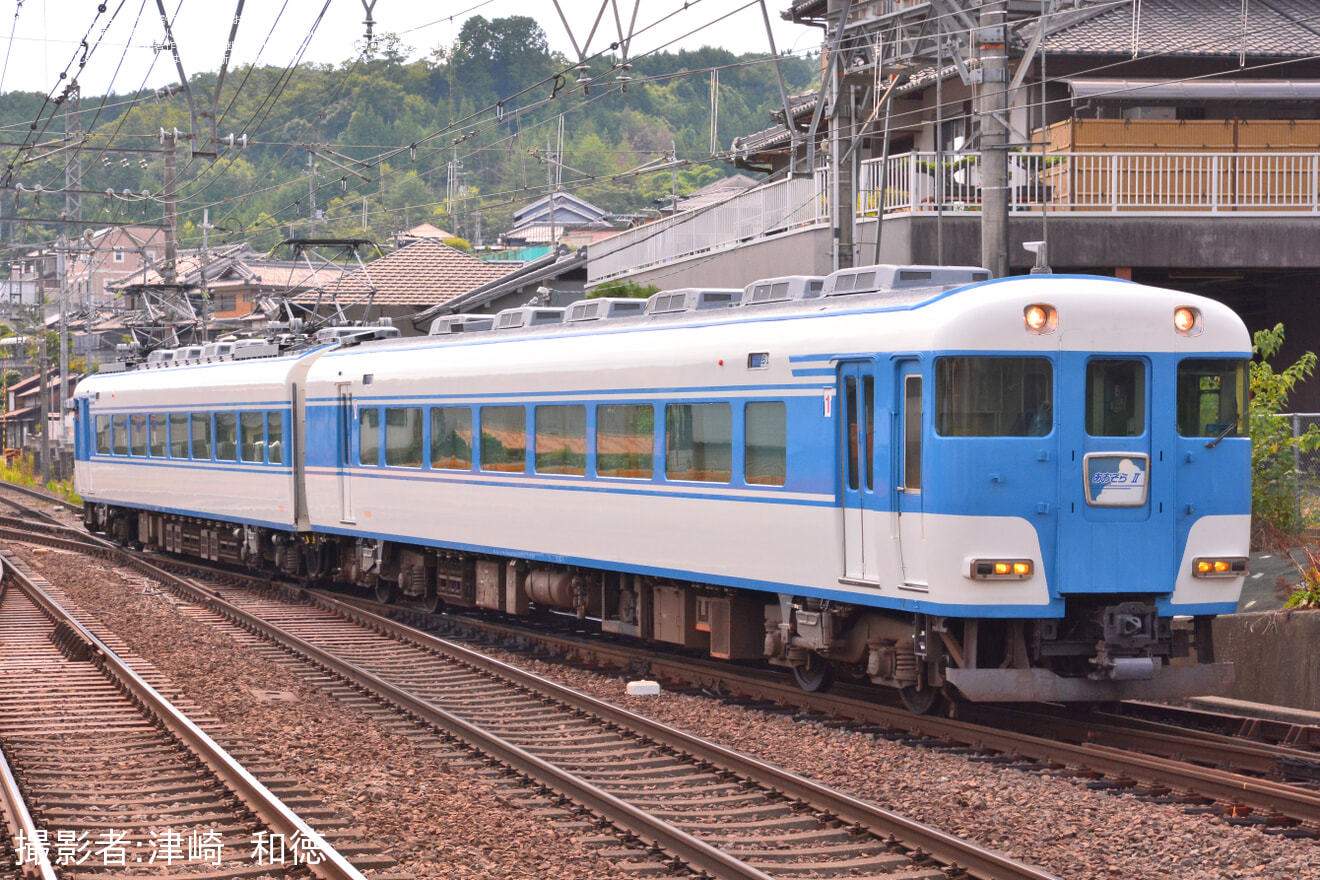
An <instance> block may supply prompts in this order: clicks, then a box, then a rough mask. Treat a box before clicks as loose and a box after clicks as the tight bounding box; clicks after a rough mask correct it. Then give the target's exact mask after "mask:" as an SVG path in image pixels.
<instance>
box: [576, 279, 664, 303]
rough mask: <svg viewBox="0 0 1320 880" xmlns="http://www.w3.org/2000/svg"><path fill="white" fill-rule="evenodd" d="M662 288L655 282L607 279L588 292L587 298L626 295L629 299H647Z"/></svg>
mask: <svg viewBox="0 0 1320 880" xmlns="http://www.w3.org/2000/svg"><path fill="white" fill-rule="evenodd" d="M659 292H660V288H658V287H656V286H655V285H654V284H637V283H635V282H632V281H606V282H605V283H604V284H600V285H597V286H596V287H594V288H593V289H592V291H591V293H589V294H587V299H599V298H601V297H606V296H626V297H628V298H629V299H647V298H648V297H650V296H651V294H653V293H659Z"/></svg>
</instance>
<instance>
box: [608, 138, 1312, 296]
mask: <svg viewBox="0 0 1320 880" xmlns="http://www.w3.org/2000/svg"><path fill="white" fill-rule="evenodd" d="M882 162H883V163H884V164H883V168H882ZM882 171H883V182H882ZM1008 178H1009V179H1008V189H1009V193H1008V196H1009V209H1010V210H1011V211H1045V210H1048V211H1057V212H1060V213H1069V212H1087V213H1110V214H1141V213H1151V214H1161V215H1165V214H1171V213H1172V214H1185V215H1189V216H1196V215H1204V214H1217V213H1225V212H1232V213H1235V214H1243V213H1256V212H1258V213H1261V214H1278V213H1280V212H1284V213H1312V214H1313V213H1317V212H1320V152H1315V153H1284V152H1259V153H1209V152H1181V153H1177V152H1145V153H1137V152H1060V153H1044V154H1042V153H1011V154H1009V159H1008ZM881 205H883V209H884V212H885V214H886V215H890V214H929V213H935V212H937V211H946V212H947V211H979V210H980V208H981V157H980V154H979V153H961V154H959V153H945V154H943V155H941V154H939V153H934V152H914V153H904V154H902V155H898V156H890V157H889V159H888V161H887V162H884V160H881V159H868V160H866V161H864V162H862V163H861V174H860V175H859V178H858V195H857V212H858V215H859V216H870V217H874V216H875V215H876V212H877V208H879V207H880V206H881ZM830 216H831V215H830V181H829V171H828V169H827V168H820V169H818V170H817V171H816V174H815V175H813V176H811V177H800V178H794V179H792V180H780V181H776V182H774V183H769V184H766V185H764V186H760V187H757V188H756V189H753V190H749V191H747V192H744V193H741V194H739V195H737V196H734V197H732V198H730V199H728V200H726V201H724V202H721V203H719V204H718V205H715V206H713V207H710V208H705V209H699V210H695V211H690V212H684V213H680V214H676V215H674V216H672V217H666V218H664V219H663V220H657V221H656V222H654V223H649V224H647V225H645V226H639V227H636V228H634V229H629V230H627V231H626V232H621V233H619V234H618V235H615V236H612V237H610V238H607V239H604V240H603V241H599V242H597V243H595V244H593V245H592V246H591V249H590V253H591V260H590V262H589V264H588V269H587V272H588V283H589V284H597V283H599V282H601V281H605V280H608V279H610V278H617V277H620V276H623V275H628V274H631V273H633V272H636V271H638V270H640V269H648V268H653V267H656V266H661V265H664V264H666V263H671V262H674V261H676V260H682V259H688V258H691V257H694V256H698V255H701V254H708V253H715V252H719V251H722V250H728V249H731V248H734V247H737V246H739V245H741V244H744V243H746V242H748V241H755V240H758V239H763V238H768V237H770V236H774V235H778V234H781V233H784V232H787V231H790V230H798V229H802V228H807V227H810V226H813V225H816V224H822V223H827V222H829V220H830Z"/></svg>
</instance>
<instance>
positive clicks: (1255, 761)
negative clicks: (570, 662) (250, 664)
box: [350, 598, 1320, 837]
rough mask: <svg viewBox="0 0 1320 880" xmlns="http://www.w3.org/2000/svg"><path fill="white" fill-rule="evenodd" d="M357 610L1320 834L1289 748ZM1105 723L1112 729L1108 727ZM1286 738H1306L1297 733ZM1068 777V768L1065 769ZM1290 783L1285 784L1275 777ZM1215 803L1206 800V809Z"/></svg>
mask: <svg viewBox="0 0 1320 880" xmlns="http://www.w3.org/2000/svg"><path fill="white" fill-rule="evenodd" d="M350 601H351V603H352V604H353V605H355V606H358V607H361V608H364V609H373V610H376V611H382V612H386V613H390V614H393V615H394V616H396V617H399V618H401V619H403V620H406V621H408V622H409V623H411V624H414V625H418V626H423V627H432V628H434V627H435V626H437V625H439V626H440V627H442V628H443V629H445V630H447V631H449V632H451V633H452V632H466V633H485V634H487V635H488V636H490V637H491V638H493V639H494V640H496V641H509V640H519V641H523V642H527V643H533V644H539V645H542V646H543V647H544V648H546V649H547V650H551V651H554V652H557V653H561V654H563V655H565V656H567V657H570V658H573V659H576V660H580V661H584V662H589V663H593V664H599V665H602V666H606V667H610V666H613V667H616V668H626V667H627V666H628V665H629V664H636V662H637V660H638V657H639V655H640V656H643V657H645V661H646V664H647V665H649V667H650V670H651V673H652V674H653V675H655V676H658V677H661V678H663V679H665V680H666V681H667V682H669V683H672V684H673V685H675V686H680V687H681V686H690V687H694V688H698V689H700V688H705V689H708V690H709V691H711V692H712V693H717V694H725V695H736V696H737V698H738V699H741V700H744V701H747V700H750V701H756V702H760V703H764V704H766V705H768V706H774V707H784V706H792V707H795V708H796V710H797V711H800V712H806V713H818V714H819V715H820V716H823V717H827V718H832V719H849V720H851V721H852V722H855V723H856V724H858V725H860V726H862V727H866V728H876V729H879V730H882V731H887V732H892V733H894V734H908V735H912V736H916V737H923V738H925V739H927V740H929V741H930V742H932V743H935V744H940V745H954V744H956V745H959V746H966V747H970V748H974V749H977V750H981V751H983V752H987V753H990V754H994V755H1001V756H1008V757H1009V758H1011V759H1013V760H1017V761H1021V762H1025V763H1033V764H1035V765H1037V766H1042V767H1056V768H1059V769H1060V771H1062V772H1072V773H1074V774H1078V775H1083V776H1093V775H1094V776H1101V777H1104V778H1103V779H1098V780H1096V781H1094V782H1093V783H1092V785H1093V786H1095V787H1109V788H1114V789H1117V790H1122V791H1134V792H1136V793H1140V794H1144V795H1146V796H1148V797H1153V798H1169V799H1175V800H1181V801H1183V802H1184V803H1185V804H1186V805H1187V808H1188V809H1189V810H1196V811H1208V812H1212V813H1215V814H1218V815H1221V816H1223V817H1224V818H1225V819H1226V820H1227V821H1230V822H1233V823H1235V824H1250V825H1259V826H1261V827H1262V828H1265V829H1268V830H1270V831H1273V832H1277V833H1281V834H1286V835H1288V836H1297V837H1316V836H1317V835H1318V834H1320V795H1317V792H1316V791H1315V787H1314V777H1313V776H1312V775H1311V774H1312V772H1313V771H1314V768H1316V767H1317V760H1316V757H1317V756H1316V755H1315V754H1314V753H1312V752H1310V751H1309V750H1303V749H1299V748H1297V747H1295V746H1294V745H1290V744H1284V743H1278V742H1262V741H1260V740H1258V739H1252V738H1249V737H1247V736H1244V735H1228V734H1224V733H1218V732H1207V731H1204V730H1197V729H1192V728H1188V727H1172V726H1170V725H1167V724H1165V725H1159V724H1157V723H1155V722H1151V721H1142V720H1138V719H1133V720H1132V721H1131V723H1128V721H1127V719H1126V718H1125V717H1123V716H1113V715H1104V714H1102V713H1096V714H1095V715H1094V716H1088V717H1087V718H1084V719H1078V718H1075V717H1068V716H1066V715H1064V714H1063V713H1056V712H1052V711H1049V710H1048V709H1022V708H1013V709H1005V708H999V707H994V706H977V705H963V706H960V707H959V712H958V715H959V717H957V718H943V717H937V716H920V715H912V714H911V713H909V712H907V711H906V710H905V709H903V708H901V707H899V706H897V705H894V706H889V705H885V704H883V703H882V702H879V701H877V696H876V692H875V691H874V689H867V688H850V687H839V688H836V690H835V691H833V692H831V693H827V694H819V693H817V694H811V693H806V692H804V691H802V690H801V689H800V688H798V687H797V686H796V685H795V684H793V683H792V682H791V681H788V680H786V679H785V680H777V679H776V678H774V677H769V676H766V675H764V674H760V672H759V671H749V670H745V669H738V668H736V667H731V666H728V665H727V664H719V663H712V662H707V661H703V660H696V659H692V658H686V657H681V656H676V655H673V654H666V653H660V652H654V651H646V650H638V649H636V648H633V647H631V646H627V647H625V646H621V645H618V644H609V643H601V642H597V641H596V640H594V639H590V638H585V637H581V636H577V635H573V636H566V635H562V634H560V635H553V634H551V635H547V634H545V633H542V632H534V631H530V630H526V629H524V628H523V627H521V626H517V625H514V624H510V623H508V622H506V621H489V620H481V619H477V618H470V617H463V618H461V619H458V620H455V619H454V618H451V617H447V616H446V617H435V616H433V615H428V614H426V613H425V612H423V611H421V610H420V609H410V608H403V607H397V606H391V608H390V609H386V608H385V607H384V606H381V605H379V603H376V602H372V601H370V600H368V599H364V598H353V599H351V600H350ZM1098 719H1108V720H1109V721H1110V722H1111V723H1108V724H1106V723H1103V720H1098ZM1221 725H1222V728H1223V729H1236V730H1237V731H1239V732H1249V731H1252V730H1255V729H1256V725H1253V724H1251V723H1250V722H1246V721H1243V720H1242V719H1238V720H1237V721H1236V723H1235V722H1234V721H1233V720H1232V719H1228V718H1223V719H1221ZM1292 735H1293V739H1294V740H1295V741H1296V740H1303V739H1307V738H1309V737H1310V736H1311V734H1309V733H1303V732H1299V731H1293V734H1292ZM1069 768H1070V769H1069ZM1285 778H1286V779H1287V780H1288V782H1281V781H1279V780H1281V779H1285ZM1207 799H1208V800H1209V801H1213V803H1208V802H1207Z"/></svg>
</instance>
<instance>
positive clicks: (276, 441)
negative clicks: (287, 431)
mask: <svg viewBox="0 0 1320 880" xmlns="http://www.w3.org/2000/svg"><path fill="white" fill-rule="evenodd" d="M266 460H267V461H269V462H270V463H271V464H284V413H280V412H273V413H267V414H266Z"/></svg>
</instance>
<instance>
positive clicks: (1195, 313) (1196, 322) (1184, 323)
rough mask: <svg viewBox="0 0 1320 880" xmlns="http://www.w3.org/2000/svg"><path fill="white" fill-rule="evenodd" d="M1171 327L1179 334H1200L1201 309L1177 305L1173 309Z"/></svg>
mask: <svg viewBox="0 0 1320 880" xmlns="http://www.w3.org/2000/svg"><path fill="white" fill-rule="evenodd" d="M1173 329H1174V330H1177V331H1178V333H1179V335H1181V336H1200V335H1201V311H1200V309H1194V308H1192V307H1191V306H1179V307H1178V308H1176V309H1174V310H1173Z"/></svg>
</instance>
